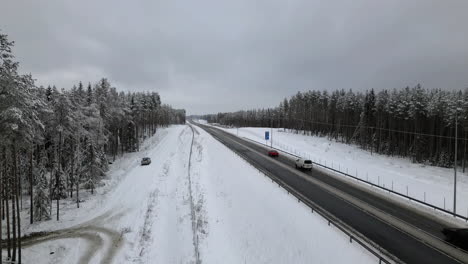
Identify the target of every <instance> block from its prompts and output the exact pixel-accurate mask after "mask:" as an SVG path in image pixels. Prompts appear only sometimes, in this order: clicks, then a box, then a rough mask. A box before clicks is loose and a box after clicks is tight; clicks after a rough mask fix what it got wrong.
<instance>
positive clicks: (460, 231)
mask: <svg viewBox="0 0 468 264" xmlns="http://www.w3.org/2000/svg"><path fill="white" fill-rule="evenodd" d="M442 233H443V234H444V235H445V239H446V240H447V241H448V242H451V243H453V244H455V245H457V246H460V247H462V248H465V249H466V247H468V228H444V229H443V230H442Z"/></svg>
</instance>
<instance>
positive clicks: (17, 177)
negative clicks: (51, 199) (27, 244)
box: [13, 141, 21, 264]
mask: <svg viewBox="0 0 468 264" xmlns="http://www.w3.org/2000/svg"><path fill="white" fill-rule="evenodd" d="M15 144H16V142H15V141H13V171H14V174H13V177H14V179H15V185H16V195H15V199H16V217H17V223H16V226H17V227H18V237H17V243H18V264H21V214H20V207H19V202H18V199H19V198H20V185H21V179H20V177H19V173H18V166H17V165H18V164H17V157H16V156H17V155H16V145H15Z"/></svg>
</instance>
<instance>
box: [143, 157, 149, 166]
mask: <svg viewBox="0 0 468 264" xmlns="http://www.w3.org/2000/svg"><path fill="white" fill-rule="evenodd" d="M150 163H151V159H150V158H148V157H144V158H143V159H142V160H141V166H145V165H150Z"/></svg>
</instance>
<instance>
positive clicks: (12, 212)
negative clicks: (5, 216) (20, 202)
mask: <svg viewBox="0 0 468 264" xmlns="http://www.w3.org/2000/svg"><path fill="white" fill-rule="evenodd" d="M11 182H12V184H11V190H14V189H15V188H16V186H14V176H12V179H11ZM10 198H11V218H12V219H11V220H12V224H13V226H12V232H13V241H12V246H13V252H12V253H13V254H12V258H11V260H13V261H16V210H15V208H16V206H15V204H16V200H15V197H14V196H11V197H10Z"/></svg>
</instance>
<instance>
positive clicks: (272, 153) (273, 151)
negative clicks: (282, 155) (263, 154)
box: [268, 150, 279, 157]
mask: <svg viewBox="0 0 468 264" xmlns="http://www.w3.org/2000/svg"><path fill="white" fill-rule="evenodd" d="M268 156H270V157H278V156H279V153H278V151H276V150H269V151H268Z"/></svg>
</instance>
